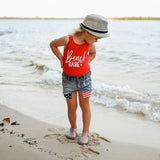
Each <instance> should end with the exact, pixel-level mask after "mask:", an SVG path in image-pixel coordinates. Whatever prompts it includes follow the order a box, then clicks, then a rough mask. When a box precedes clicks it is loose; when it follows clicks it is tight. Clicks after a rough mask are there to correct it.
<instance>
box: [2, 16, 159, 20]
mask: <svg viewBox="0 0 160 160" xmlns="http://www.w3.org/2000/svg"><path fill="white" fill-rule="evenodd" d="M0 19H35V20H36V19H37V20H43V19H44V20H45V19H46V20H80V19H84V17H39V16H34V17H11V16H3V17H0ZM106 19H108V20H160V17H153V16H124V17H107V18H106Z"/></svg>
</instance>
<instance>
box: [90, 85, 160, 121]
mask: <svg viewBox="0 0 160 160" xmlns="http://www.w3.org/2000/svg"><path fill="white" fill-rule="evenodd" d="M91 101H93V102H94V103H100V104H103V105H105V106H106V107H112V108H116V107H120V108H122V109H124V110H126V111H127V112H132V113H142V114H143V115H145V117H146V118H148V119H151V120H153V121H160V98H159V97H158V96H153V95H150V94H148V93H142V92H138V91H136V90H133V89H130V88H129V87H128V86H125V87H120V86H112V85H107V84H93V92H92V96H91Z"/></svg>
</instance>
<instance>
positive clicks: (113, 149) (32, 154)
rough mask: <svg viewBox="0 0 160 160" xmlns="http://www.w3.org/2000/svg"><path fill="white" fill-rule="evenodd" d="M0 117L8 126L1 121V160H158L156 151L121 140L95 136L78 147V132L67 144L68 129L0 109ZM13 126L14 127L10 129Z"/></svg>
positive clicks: (91, 136) (158, 153) (93, 134)
mask: <svg viewBox="0 0 160 160" xmlns="http://www.w3.org/2000/svg"><path fill="white" fill-rule="evenodd" d="M0 117H1V120H3V119H4V118H10V123H8V122H6V121H1V123H4V126H1V127H0V141H1V143H0V155H1V159H3V160H11V159H17V160H19V159H21V160H22V159H23V160H28V159H30V160H32V159H34V160H35V159H40V160H41V159H43V160H44V159H45V160H51V159H55V160H62V159H64V160H72V159H73V160H85V159H87V160H106V159H110V160H128V159H130V160H135V159H136V160H159V159H160V150H159V149H160V148H159V147H157V148H152V147H149V146H143V145H137V144H131V143H127V142H123V140H122V139H121V140H120V141H117V140H114V139H108V138H107V137H103V136H102V135H100V134H98V133H95V132H91V133H90V141H89V144H88V145H84V146H82V145H79V144H78V143H77V141H78V137H79V136H80V132H79V133H78V137H77V138H76V140H68V139H67V138H66V136H65V135H66V134H67V131H68V128H62V127H59V126H55V125H51V124H47V123H44V122H42V121H38V120H36V119H33V118H31V117H28V116H26V115H23V114H22V113H19V112H17V111H15V110H12V109H9V108H7V107H6V106H3V105H0ZM13 122H16V125H11V123H13ZM111 125H112V124H111ZM157 134H158V133H157ZM133 136H134V135H133ZM122 137H123V138H124V139H125V137H124V136H122ZM142 138H143V137H142ZM150 138H152V137H150Z"/></svg>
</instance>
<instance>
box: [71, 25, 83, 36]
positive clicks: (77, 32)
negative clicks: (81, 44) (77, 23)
mask: <svg viewBox="0 0 160 160" xmlns="http://www.w3.org/2000/svg"><path fill="white" fill-rule="evenodd" d="M84 32H85V30H84V29H83V28H81V27H79V28H76V29H74V30H73V32H72V33H70V34H71V35H72V36H76V37H78V36H81V35H82V34H83V33H84Z"/></svg>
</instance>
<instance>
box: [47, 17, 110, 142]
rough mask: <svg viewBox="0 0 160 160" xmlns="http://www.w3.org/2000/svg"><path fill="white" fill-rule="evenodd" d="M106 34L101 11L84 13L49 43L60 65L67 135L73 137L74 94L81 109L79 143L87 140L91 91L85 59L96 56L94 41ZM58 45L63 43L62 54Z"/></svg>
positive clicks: (87, 61)
mask: <svg viewBox="0 0 160 160" xmlns="http://www.w3.org/2000/svg"><path fill="white" fill-rule="evenodd" d="M107 36H108V22H107V20H106V18H104V17H103V16H101V15H97V14H91V15H88V16H87V17H86V18H85V19H84V21H83V22H82V23H81V24H80V27H79V28H78V29H76V30H75V31H74V32H73V33H72V34H70V35H67V36H64V37H61V38H58V39H55V40H53V41H52V42H51V43H50V47H51V49H52V51H53V53H54V54H55V55H56V56H57V58H58V59H59V61H60V63H61V68H63V73H62V85H63V94H64V97H65V98H66V102H67V106H68V119H69V122H70V125H71V128H70V131H69V133H68V135H67V138H69V139H75V138H76V131H77V125H76V110H77V94H78V97H79V104H80V107H81V109H82V119H83V131H82V136H81V138H80V139H79V144H88V140H89V126H90V120H91V111H90V104H89V97H90V95H91V91H92V84H91V76H90V74H91V72H90V67H89V63H90V62H91V61H92V60H93V59H94V58H95V56H96V49H95V45H94V43H95V42H97V41H98V40H99V39H100V38H103V37H107ZM60 46H64V52H63V55H62V53H61V52H60V50H59V48H58V47H60Z"/></svg>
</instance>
